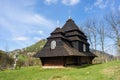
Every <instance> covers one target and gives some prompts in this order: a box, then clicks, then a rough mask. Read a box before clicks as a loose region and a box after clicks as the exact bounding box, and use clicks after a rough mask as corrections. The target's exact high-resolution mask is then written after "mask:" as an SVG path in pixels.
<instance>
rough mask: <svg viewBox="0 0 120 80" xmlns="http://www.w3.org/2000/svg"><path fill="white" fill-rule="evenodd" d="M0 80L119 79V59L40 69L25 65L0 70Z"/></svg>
mask: <svg viewBox="0 0 120 80" xmlns="http://www.w3.org/2000/svg"><path fill="white" fill-rule="evenodd" d="M0 80H120V61H112V62H108V63H104V64H96V65H91V66H87V67H83V68H80V67H73V68H63V69H42V68H40V67H26V68H22V69H20V70H6V71H1V72H0Z"/></svg>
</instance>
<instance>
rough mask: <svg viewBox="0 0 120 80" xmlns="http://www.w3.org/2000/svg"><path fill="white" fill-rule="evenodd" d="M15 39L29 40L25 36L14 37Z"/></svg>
mask: <svg viewBox="0 0 120 80" xmlns="http://www.w3.org/2000/svg"><path fill="white" fill-rule="evenodd" d="M13 40H15V41H27V40H28V38H27V37H25V36H19V37H14V38H13Z"/></svg>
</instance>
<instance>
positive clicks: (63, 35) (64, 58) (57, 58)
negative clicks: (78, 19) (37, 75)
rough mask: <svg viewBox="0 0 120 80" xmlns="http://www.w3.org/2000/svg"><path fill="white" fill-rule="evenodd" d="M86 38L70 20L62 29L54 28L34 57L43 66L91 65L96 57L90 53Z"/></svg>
mask: <svg viewBox="0 0 120 80" xmlns="http://www.w3.org/2000/svg"><path fill="white" fill-rule="evenodd" d="M89 46H90V45H89V43H88V42H87V37H86V36H85V34H84V33H83V32H82V31H81V30H80V29H79V27H78V26H77V25H76V24H75V22H74V21H73V20H72V19H68V20H67V21H66V23H65V24H64V26H63V27H62V28H59V27H58V28H56V29H55V30H54V31H53V32H52V33H51V36H50V37H48V38H47V42H46V44H45V46H44V47H43V49H42V50H40V51H38V53H37V54H36V55H35V56H36V57H38V58H40V59H41V62H42V65H43V66H69V65H77V66H81V65H84V64H92V60H93V59H94V57H96V55H94V54H93V53H91V52H90V49H89Z"/></svg>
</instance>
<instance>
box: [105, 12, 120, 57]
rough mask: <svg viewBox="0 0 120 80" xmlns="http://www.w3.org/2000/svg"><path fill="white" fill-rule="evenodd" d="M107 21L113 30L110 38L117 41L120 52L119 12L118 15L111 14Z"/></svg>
mask: <svg viewBox="0 0 120 80" xmlns="http://www.w3.org/2000/svg"><path fill="white" fill-rule="evenodd" d="M118 13H119V12H118ZM105 19H106V21H107V22H108V24H109V25H110V28H111V29H110V34H109V35H108V36H109V37H110V38H111V39H113V40H114V41H115V43H116V45H117V47H118V50H120V14H117V12H116V14H113V13H111V14H110V15H108V16H106V17H105ZM119 55H120V54H119Z"/></svg>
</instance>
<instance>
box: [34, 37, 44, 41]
mask: <svg viewBox="0 0 120 80" xmlns="http://www.w3.org/2000/svg"><path fill="white" fill-rule="evenodd" d="M33 39H34V40H35V41H39V40H42V39H41V38H40V37H34V38H33Z"/></svg>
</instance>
